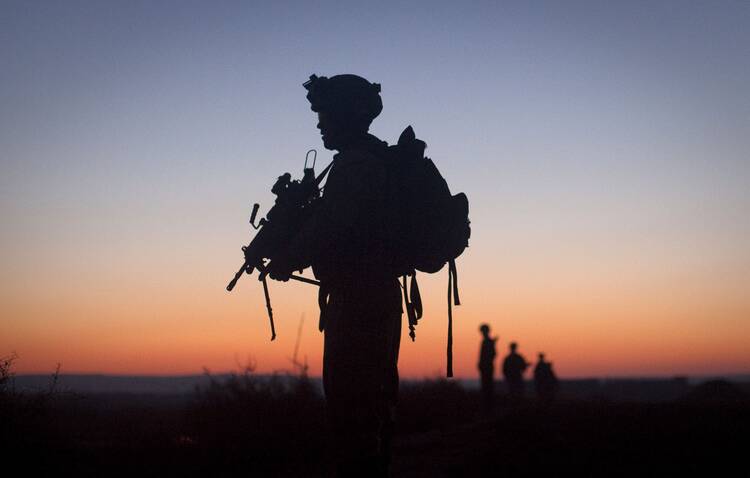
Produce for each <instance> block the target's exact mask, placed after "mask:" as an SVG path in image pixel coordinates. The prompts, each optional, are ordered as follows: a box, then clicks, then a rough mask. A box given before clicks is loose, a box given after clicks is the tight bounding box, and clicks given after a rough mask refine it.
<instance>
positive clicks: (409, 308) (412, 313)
mask: <svg viewBox="0 0 750 478" xmlns="http://www.w3.org/2000/svg"><path fill="white" fill-rule="evenodd" d="M401 288H402V289H404V306H405V307H406V316H407V317H408V318H409V337H411V341H412V342H414V340H415V339H416V338H417V333H416V332H415V331H414V327H416V325H417V319H418V318H417V312H416V310H415V307H414V304H412V302H411V301H410V300H409V290H408V289H407V288H406V275H404V276H401ZM417 290H419V289H417ZM419 310H420V317H421V315H422V301H421V299H420V302H419Z"/></svg>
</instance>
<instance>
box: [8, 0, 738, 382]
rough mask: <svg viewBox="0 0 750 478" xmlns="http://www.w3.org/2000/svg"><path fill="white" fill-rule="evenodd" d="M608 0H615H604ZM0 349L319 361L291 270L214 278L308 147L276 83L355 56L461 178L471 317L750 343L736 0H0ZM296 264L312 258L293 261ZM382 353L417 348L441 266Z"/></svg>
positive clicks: (670, 343) (123, 357) (42, 367)
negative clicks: (269, 279)
mask: <svg viewBox="0 0 750 478" xmlns="http://www.w3.org/2000/svg"><path fill="white" fill-rule="evenodd" d="M615 3H618V5H617V6H615ZM0 65H2V66H1V67H0V219H1V220H2V228H1V229H0V356H6V355H9V354H11V353H13V352H16V353H17V354H18V357H19V358H18V360H17V361H16V365H15V369H16V372H18V373H47V372H51V371H53V370H54V369H55V366H56V364H57V363H60V364H61V368H62V372H63V373H77V372H87V373H88V372H101V373H133V374H136V373H137V374H183V373H199V372H200V371H201V370H202V368H203V367H207V368H208V369H210V370H212V371H215V372H220V371H227V370H231V369H236V368H237V367H238V366H239V365H244V364H245V363H247V362H248V361H252V362H253V363H255V364H256V365H257V369H258V370H259V371H261V372H270V371H274V370H289V369H290V368H291V364H290V362H289V357H291V355H292V353H293V349H294V343H295V338H296V333H297V327H298V325H299V323H300V320H301V317H303V316H304V326H303V333H302V343H301V347H300V355H305V356H307V359H308V361H309V364H310V371H311V373H312V374H313V375H318V374H319V373H320V370H321V356H322V335H321V334H320V333H319V332H318V331H317V302H316V290H315V288H314V287H312V286H309V285H305V284H294V283H287V284H280V283H276V282H274V283H271V284H270V287H271V298H272V300H273V305H274V311H275V316H276V326H277V332H278V339H277V340H276V341H274V342H273V343H271V342H270V341H269V337H270V332H269V330H268V323H267V318H266V312H265V306H264V302H263V292H262V288H261V287H260V283H259V282H257V281H256V280H255V276H253V277H244V278H243V279H242V281H241V282H240V283H239V285H238V286H237V288H236V289H235V291H234V292H232V293H228V292H226V291H225V290H224V287H225V286H226V284H227V282H228V281H229V279H230V278H231V277H232V275H233V273H234V272H235V271H236V270H237V268H238V267H239V265H240V264H241V262H242V253H241V251H240V246H242V245H243V244H246V243H247V242H249V240H250V238H251V231H252V230H251V229H250V228H249V226H248V224H247V220H248V217H249V214H250V210H251V206H252V204H253V203H254V202H260V203H261V206H262V209H261V211H262V212H264V213H265V212H266V211H267V210H268V208H269V207H270V206H271V204H272V202H273V196H272V195H271V193H270V187H271V185H272V183H273V181H274V180H275V179H276V177H277V176H278V175H280V174H281V173H283V172H286V171H288V172H290V173H292V174H293V175H294V176H297V177H299V176H301V174H302V166H303V161H304V155H305V152H306V151H307V150H308V149H310V148H317V149H318V150H319V155H318V170H319V171H320V169H322V167H323V166H324V165H325V164H327V163H328V161H329V160H330V158H331V156H332V154H331V152H330V151H326V150H324V149H323V148H322V144H321V141H320V138H319V136H318V131H317V129H316V128H315V125H316V118H315V115H314V113H312V112H311V111H310V109H309V104H308V102H307V101H306V99H305V91H304V89H303V88H302V86H301V84H302V82H304V81H305V80H306V79H307V78H308V76H309V75H310V74H312V73H316V74H318V75H326V76H332V75H335V74H339V73H355V74H359V75H362V76H364V77H366V78H368V79H369V80H371V81H374V82H378V83H381V84H382V98H383V103H384V109H383V113H382V114H381V116H380V117H379V118H378V119H376V120H375V122H374V124H373V127H372V132H373V133H374V134H376V135H378V136H379V137H381V138H383V139H385V140H388V141H391V142H393V141H395V140H396V139H397V137H398V135H399V133H400V132H401V130H402V129H403V128H404V127H405V126H407V125H409V124H411V125H413V127H414V129H415V131H416V133H417V136H418V137H420V138H422V139H424V140H425V141H426V142H427V143H428V155H429V156H431V157H432V158H433V159H434V161H435V162H436V164H437V165H438V167H439V168H440V170H441V171H442V173H443V174H444V176H445V177H446V178H447V179H448V183H449V185H450V186H451V189H452V190H453V191H454V192H458V191H464V192H465V193H466V194H467V195H468V197H469V200H470V208H471V209H470V218H471V221H472V238H471V241H470V247H469V249H467V251H466V252H465V253H464V255H462V256H461V257H460V259H459V260H458V270H459V285H460V292H461V299H462V302H463V305H461V306H460V307H458V308H456V309H455V314H454V321H455V330H454V336H455V351H454V353H455V369H456V374H457V375H458V376H462V377H474V376H475V374H476V362H477V357H478V352H479V339H480V335H479V332H478V330H477V329H478V326H479V325H480V324H481V323H482V322H488V323H489V324H490V325H491V326H492V329H493V334H496V335H499V337H500V339H499V342H498V343H499V346H500V347H499V348H500V349H499V352H501V353H505V350H506V347H507V343H508V342H509V341H511V340H515V341H518V342H519V344H520V348H519V350H520V352H521V353H522V354H525V355H526V358H527V359H529V360H532V359H535V358H536V354H537V353H538V352H540V351H543V352H546V354H547V356H548V357H549V358H550V359H551V360H552V362H553V363H554V364H555V368H556V370H557V372H558V374H559V375H561V376H563V377H583V376H652V375H678V374H679V375H718V374H730V373H750V187H748V185H749V184H750V156H749V153H750V86H749V85H750V3H748V2H746V1H729V0H721V1H716V2H694V1H661V2H654V1H627V2H626V1H622V2H599V1H590V2H578V1H572V2H557V1H540V2H530V1H512V2H499V1H487V2H465V3H464V2H456V1H451V2H448V1H429V2H427V1H425V2H403V3H402V2H373V1H369V2H339V1H330V2H329V1H322V2H316V1H306V2H302V1H300V2H291V1H290V2H273V1H267V2H251V1H247V2H239V1H238V2H208V1H205V2H188V1H179V2H178V1H174V2H165V1H160V2H156V1H154V2H152V1H121V2H111V1H91V2H78V1H67V2H51V1H49V2H45V1H40V2H37V1H34V2H27V1H7V0H6V1H3V2H2V3H0ZM308 274H309V272H308ZM419 279H420V287H421V289H422V292H423V296H424V299H425V318H424V319H423V320H422V321H421V323H420V325H419V327H418V329H417V341H416V342H415V343H411V341H409V340H408V336H406V334H404V339H403V341H402V348H401V357H400V362H399V365H400V370H401V372H402V375H403V376H406V377H415V378H417V377H424V376H429V377H435V376H439V375H441V374H443V373H444V369H445V342H446V332H447V305H446V299H445V295H446V287H447V272H446V271H441V272H440V273H438V274H435V275H432V276H428V275H426V274H421V275H420V276H419Z"/></svg>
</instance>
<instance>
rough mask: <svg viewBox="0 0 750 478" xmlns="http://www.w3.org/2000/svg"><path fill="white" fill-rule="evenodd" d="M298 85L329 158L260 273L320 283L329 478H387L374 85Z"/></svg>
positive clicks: (390, 335) (385, 297) (381, 214)
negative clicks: (293, 230) (317, 195)
mask: <svg viewBox="0 0 750 478" xmlns="http://www.w3.org/2000/svg"><path fill="white" fill-rule="evenodd" d="M304 86H305V88H306V89H307V90H308V93H307V99H308V100H309V101H310V104H311V109H312V110H313V111H315V112H316V113H318V129H320V133H321V136H322V140H323V145H324V146H325V147H326V148H327V149H329V150H337V151H338V153H337V154H335V155H334V160H333V167H332V168H331V170H330V173H329V175H328V179H327V182H326V185H325V191H324V195H323V199H322V201H321V204H320V206H319V208H318V209H317V210H316V211H315V214H314V216H313V218H312V219H311V220H310V221H308V222H307V223H306V224H305V226H304V227H303V229H302V231H301V232H300V233H299V235H298V236H297V237H296V238H295V239H294V241H292V245H291V247H290V251H289V256H288V257H286V258H281V259H276V260H274V261H272V262H271V263H270V264H269V274H270V275H271V277H272V278H274V279H281V280H286V279H288V278H289V275H290V274H291V272H292V271H293V270H298V269H302V268H304V267H307V266H308V265H312V267H313V271H314V273H315V276H316V277H317V278H318V279H319V280H320V281H321V288H320V295H319V304H320V305H321V318H320V320H321V322H320V327H321V330H324V332H325V339H324V354H323V385H324V389H325V394H326V402H327V408H328V412H329V419H330V422H331V425H332V427H333V431H334V434H335V439H336V451H337V453H338V457H337V463H338V464H337V467H338V468H337V469H338V476H387V474H388V465H389V461H390V441H391V435H392V430H393V414H394V408H395V403H396V396H397V392H398V369H397V361H398V351H399V344H400V335H401V313H402V309H401V290H400V286H399V283H398V281H397V279H396V274H394V273H393V272H392V271H390V270H389V269H388V267H387V265H386V264H387V260H386V257H385V254H386V253H385V249H386V245H385V237H384V235H385V231H384V227H385V223H386V221H387V220H388V211H386V210H384V204H386V201H385V200H384V197H385V193H384V191H386V189H387V188H386V179H387V178H386V170H385V162H384V161H385V156H386V148H387V144H386V143H385V142H383V141H380V140H379V139H378V138H376V137H375V136H372V135H370V134H368V129H369V127H370V123H371V122H372V120H373V119H375V117H376V116H378V114H380V111H381V110H382V102H381V99H380V85H378V84H374V83H370V82H369V81H367V80H365V79H364V78H361V77H359V76H356V75H337V76H333V77H331V78H326V77H320V78H319V77H316V76H315V75H313V76H311V77H310V81H308V82H306V83H305V85H304Z"/></svg>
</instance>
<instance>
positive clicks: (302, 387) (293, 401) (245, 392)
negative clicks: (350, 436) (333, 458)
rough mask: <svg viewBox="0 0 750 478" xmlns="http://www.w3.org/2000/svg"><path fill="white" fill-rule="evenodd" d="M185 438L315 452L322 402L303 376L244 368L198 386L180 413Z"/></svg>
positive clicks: (266, 450)
mask: <svg viewBox="0 0 750 478" xmlns="http://www.w3.org/2000/svg"><path fill="white" fill-rule="evenodd" d="M186 431H187V436H188V437H189V440H190V441H191V442H192V443H194V445H195V446H196V447H199V448H221V449H223V450H225V451H227V452H230V453H231V452H242V453H248V454H250V455H251V456H252V455H256V456H262V457H264V458H268V457H269V456H279V457H288V456H289V454H290V450H292V453H295V454H301V455H308V454H315V453H320V451H321V447H322V446H323V444H324V443H325V441H326V440H325V439H321V438H322V437H321V435H323V434H325V433H326V432H325V416H324V404H323V399H322V397H321V396H320V394H319V393H318V392H317V390H316V389H315V387H314V385H313V384H312V382H311V381H310V380H309V379H308V378H307V377H306V376H304V375H301V376H279V375H273V376H271V377H259V376H256V375H255V374H253V373H252V369H251V368H246V369H245V370H244V371H242V372H241V373H236V374H232V376H231V377H230V378H229V379H227V380H224V381H219V380H215V379H213V377H212V378H211V381H210V384H209V385H208V386H206V387H198V388H197V389H196V391H195V395H194V398H193V400H192V402H191V403H190V405H189V406H188V410H187V414H186Z"/></svg>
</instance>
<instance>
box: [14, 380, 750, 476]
mask: <svg viewBox="0 0 750 478" xmlns="http://www.w3.org/2000/svg"><path fill="white" fill-rule="evenodd" d="M479 403H480V401H479V396H478V394H477V393H476V392H473V391H466V390H464V389H462V388H461V387H460V386H458V385H457V384H455V383H451V382H446V381H427V382H422V383H417V384H411V385H409V386H408V387H404V388H403V390H402V393H401V402H400V408H399V428H398V435H397V437H396V440H395V449H394V463H393V476H396V477H418V476H430V477H452V476H569V475H576V476H607V477H610V476H677V475H683V474H688V473H690V474H693V473H696V472H701V473H706V474H708V476H716V475H723V474H724V473H722V472H721V471H720V470H722V469H728V468H729V467H730V466H732V465H735V466H740V467H741V469H745V470H746V467H745V460H746V459H745V456H746V454H747V452H746V450H747V448H746V445H744V440H745V435H746V434H747V433H748V430H750V427H749V426H750V401H748V400H747V398H746V395H745V394H744V393H743V392H742V391H741V390H739V389H738V388H737V387H735V386H734V385H732V384H728V383H718V384H717V383H714V384H713V385H704V386H702V387H698V388H693V389H691V391H690V392H689V393H688V394H687V395H686V396H684V397H682V398H680V399H677V400H671V401H668V402H662V403H648V402H614V401H604V400H567V401H558V402H556V403H554V404H552V405H550V406H541V405H540V404H538V403H536V402H535V401H534V400H533V399H528V400H526V401H525V402H523V403H521V404H520V405H517V406H511V404H510V403H508V402H507V401H506V400H505V398H504V397H503V396H499V397H498V402H497V407H496V412H495V413H492V414H489V415H488V414H484V413H482V412H481V410H480V407H479ZM0 420H1V421H0V423H2V431H0V445H1V447H0V450H2V457H3V460H2V465H3V468H4V469H6V470H8V469H11V466H12V467H13V468H16V466H17V467H19V469H20V470H21V471H22V472H23V474H24V475H29V476H35V475H42V474H43V475H52V474H53V473H54V474H55V475H60V474H64V475H68V474H75V475H78V476H172V475H174V476H178V475H179V476H329V471H330V469H331V462H330V459H328V449H327V446H328V445H327V443H328V442H329V440H328V432H327V428H326V425H325V416H324V408H323V402H322V399H321V398H320V396H319V395H318V393H317V392H316V389H315V387H314V386H312V385H311V384H310V383H309V382H305V381H304V380H291V381H290V380H278V381H274V380H271V381H267V380H266V381H262V382H261V381H258V380H256V379H254V377H253V376H252V375H251V374H243V375H238V376H235V377H234V378H233V379H231V380H229V381H227V382H215V383H213V384H212V385H210V386H208V387H204V388H202V389H200V390H198V391H196V392H195V393H194V394H190V395H175V396H164V395H132V394H131V395H125V394H119V395H104V394H98V395H90V396H80V395H76V394H71V393H66V392H61V391H51V392H47V393H34V394H32V393H28V392H26V393H16V392H12V391H11V390H8V389H6V390H3V393H2V394H0Z"/></svg>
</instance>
